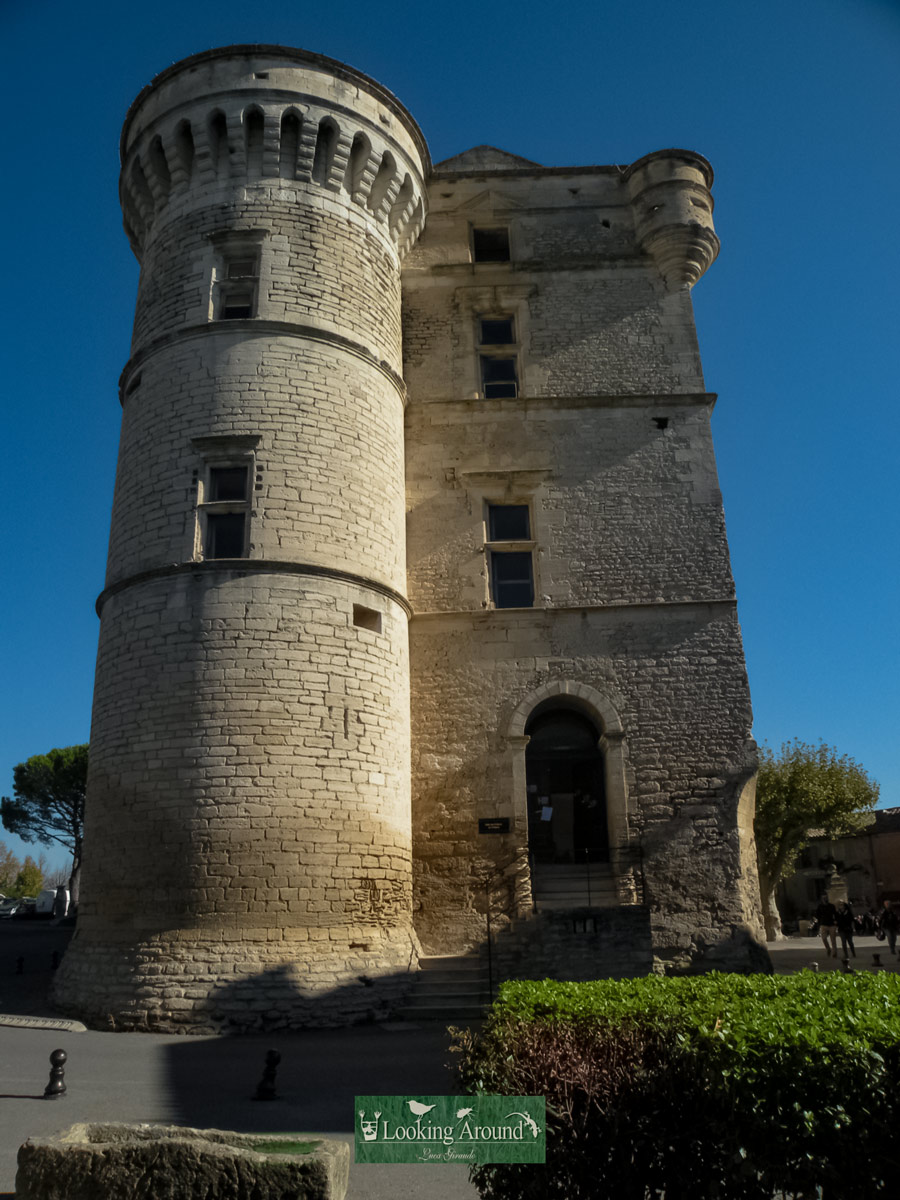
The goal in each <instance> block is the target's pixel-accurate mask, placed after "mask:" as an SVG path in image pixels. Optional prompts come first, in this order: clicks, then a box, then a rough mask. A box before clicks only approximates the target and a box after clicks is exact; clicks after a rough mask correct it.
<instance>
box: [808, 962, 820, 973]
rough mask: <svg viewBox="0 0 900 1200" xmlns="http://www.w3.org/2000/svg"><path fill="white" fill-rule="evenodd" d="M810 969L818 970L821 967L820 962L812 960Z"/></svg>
mask: <svg viewBox="0 0 900 1200" xmlns="http://www.w3.org/2000/svg"><path fill="white" fill-rule="evenodd" d="M809 969H810V970H811V971H818V969H819V964H818V963H817V962H811V963H810V964H809Z"/></svg>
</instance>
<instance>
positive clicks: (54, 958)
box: [50, 950, 59, 971]
mask: <svg viewBox="0 0 900 1200" xmlns="http://www.w3.org/2000/svg"><path fill="white" fill-rule="evenodd" d="M58 966H59V951H58V950H54V951H53V953H52V954H51V955H50V970H51V971H55V970H56V968H57V967H58Z"/></svg>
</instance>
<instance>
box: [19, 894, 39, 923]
mask: <svg viewBox="0 0 900 1200" xmlns="http://www.w3.org/2000/svg"><path fill="white" fill-rule="evenodd" d="M35 916H37V900H36V899H35V898H34V896H23V897H22V899H21V900H20V901H19V905H18V908H17V909H16V911H15V912H14V913H13V917H14V918H15V920H17V921H22V920H29V919H31V920H33V919H34V917H35Z"/></svg>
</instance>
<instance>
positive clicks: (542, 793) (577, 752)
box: [525, 706, 609, 865]
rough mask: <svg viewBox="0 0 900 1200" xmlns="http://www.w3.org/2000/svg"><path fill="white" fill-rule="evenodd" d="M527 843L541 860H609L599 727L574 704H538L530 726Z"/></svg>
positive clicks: (536, 859)
mask: <svg viewBox="0 0 900 1200" xmlns="http://www.w3.org/2000/svg"><path fill="white" fill-rule="evenodd" d="M525 734H526V737H527V738H528V745H527V747H526V750H525V778H526V787H527V796H528V846H529V852H530V855H531V859H532V862H533V863H534V864H535V865H539V864H551V863H554V864H569V863H571V864H576V863H605V862H608V861H609V830H608V823H607V811H606V794H605V787H604V775H605V772H604V763H603V754H602V752H601V750H600V749H599V746H598V742H599V740H600V733H599V730H598V729H597V728H596V726H595V725H594V723H593V722H592V721H591V720H590V719H589V718H588V717H587V716H585V715H584V714H583V713H581V712H577V711H575V710H574V709H571V708H561V707H555V706H554V707H551V708H549V709H543V707H542V708H541V709H539V710H538V711H537V712H535V713H534V714H533V715H532V716H531V718H530V719H529V720H528V722H527V724H526V726H525Z"/></svg>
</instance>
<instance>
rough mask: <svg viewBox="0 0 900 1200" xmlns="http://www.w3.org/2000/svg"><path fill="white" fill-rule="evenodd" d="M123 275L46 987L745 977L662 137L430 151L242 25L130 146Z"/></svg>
mask: <svg viewBox="0 0 900 1200" xmlns="http://www.w3.org/2000/svg"><path fill="white" fill-rule="evenodd" d="M121 157H122V175H121V199H122V206H123V210H124V215H125V228H126V231H127V233H128V236H129V238H130V240H131V244H132V247H133V249H134V252H135V254H136V255H137V257H138V258H139V260H140V262H141V277H140V285H139V291H138V299H137V311H136V317H135V325H134V338H133V342H132V347H131V356H130V358H129V360H128V362H127V364H126V366H125V369H124V371H123V373H122V379H121V401H122V407H123V425H122V434H121V443H120V454H119V463H118V470H117V477H116V489H115V500H114V507H113V514H112V527H111V535H110V546H109V561H108V572H107V579H106V586H105V588H104V590H103V592H102V594H101V596H100V598H99V600H98V611H99V613H100V617H101V633H100V647H99V653H98V663H97V679H96V688H95V700H94V715H93V727H92V733H91V760H90V776H89V782H88V804H87V815H86V831H85V862H84V874H83V884H82V905H81V911H80V913H79V921H78V929H77V933H76V935H75V938H74V940H73V942H72V945H71V947H70V950H69V952H68V953H67V955H66V957H65V960H64V962H63V964H62V967H61V969H60V972H59V976H58V980H57V988H56V995H57V1001H58V1003H59V1004H60V1005H61V1006H62V1007H63V1008H65V1009H67V1010H70V1011H73V1012H77V1013H79V1014H80V1015H82V1016H83V1017H85V1018H86V1019H88V1020H90V1021H92V1022H94V1023H107V1024H111V1025H113V1026H114V1027H117V1028H158V1029H163V1028H176V1027H180V1026H194V1027H207V1026H208V1027H215V1028H219V1027H223V1026H229V1025H230V1026H232V1027H237V1028H254V1027H259V1026H261V1025H264V1024H269V1025H285V1026H302V1025H306V1024H322V1023H337V1022H342V1021H351V1020H355V1019H361V1018H364V1017H366V1016H367V1015H371V1014H373V1013H374V1014H378V1013H383V1012H386V1011H389V1010H390V1009H391V1008H392V1006H394V1005H396V1004H397V1003H399V1002H400V1000H401V999H402V997H403V996H404V994H405V993H406V992H407V991H408V989H409V986H410V983H411V981H412V980H413V979H414V978H415V974H416V970H417V963H418V961H419V958H420V956H421V955H423V954H427V955H454V954H463V953H465V952H467V951H472V950H474V949H477V948H478V947H480V946H481V945H482V944H483V942H484V940H485V937H486V932H485V931H486V917H487V916H488V914H489V915H490V918H491V922H492V926H493V929H494V931H495V937H496V945H495V954H496V961H497V962H498V964H500V966H501V967H502V968H503V970H504V971H505V972H506V973H507V974H517V975H520V976H526V977H528V976H531V977H534V976H537V977H543V976H544V975H548V974H550V975H553V974H555V975H557V976H559V977H564V978H592V977H598V976H603V975H616V974H636V973H646V972H648V971H682V970H693V969H704V968H706V967H709V966H711V965H715V966H720V967H724V968H726V969H738V970H744V969H749V968H750V967H751V966H752V965H753V964H754V963H756V962H758V955H759V950H758V947H757V946H756V942H755V939H756V938H758V937H760V936H761V927H760V924H759V912H758V888H757V884H756V875H755V856H754V852H753V845H752V811H753V786H754V783H753V781H754V775H755V765H756V759H755V746H754V743H753V741H752V738H751V735H750V726H751V711H750V700H749V693H748V687H747V679H746V672H745V667H744V660H743V652H742V647H741V639H740V631H739V627H738V623H737V616H736V609H735V597H734V587H733V582H732V576H731V571H730V567H729V560H728V550H727V544H726V536H725V526H724V519H723V513H722V504H721V497H720V493H719V489H718V484H717V478H716V469H715V462H714V456H713V447H712V442H711V438H710V427H709V418H710V412H711V409H712V404H713V400H714V397H713V396H712V395H710V394H709V393H708V392H707V391H706V388H705V384H704V380H703V375H702V372H701V367H700V358H699V353H698V348H697V341H696V337H695V332H694V321H693V314H692V308H691V299H690V288H691V286H692V285H693V284H694V283H695V282H696V281H697V279H698V278H699V277H700V276H701V275H702V274H703V272H704V271H705V270H706V269H707V267H708V266H709V265H710V263H711V262H712V261H713V259H714V258H715V256H716V253H717V250H718V241H717V238H716V235H715V233H714V230H713V222H712V199H711V196H710V187H711V184H712V171H711V169H710V167H709V164H708V163H707V162H706V161H705V159H703V158H702V157H701V156H700V155H698V154H695V153H693V152H689V151H684V150H663V151H659V152H656V153H653V154H649V155H647V156H645V157H643V158H640V159H639V160H638V161H636V162H635V163H633V164H632V165H631V166H630V167H627V168H622V167H618V166H609V167H606V166H593V167H544V166H541V165H538V164H537V163H533V162H530V161H528V160H526V159H523V158H519V157H517V156H515V155H513V154H510V153H507V152H505V151H502V150H497V149H494V148H492V147H488V146H479V147H476V148H475V149H473V150H469V151H467V152H466V153H464V154H460V155H458V156H457V157H455V158H452V159H448V160H447V161H445V162H442V163H438V164H437V165H436V166H432V164H431V162H430V158H429V154H428V150H427V147H426V144H425V141H424V138H423V136H422V134H421V132H420V130H419V128H418V126H417V125H416V123H415V121H414V120H413V119H412V117H411V116H410V114H409V113H408V112H407V111H406V110H405V109H404V108H403V106H402V105H401V104H400V103H399V102H398V101H397V100H396V99H395V98H394V97H393V96H392V95H391V94H390V93H389V92H388V91H386V90H385V89H384V88H383V87H382V86H381V85H379V84H378V83H376V82H375V81H373V80H371V79H369V78H367V77H366V76H364V75H362V74H360V73H359V72H358V71H356V70H354V69H352V68H350V67H348V66H345V65H343V64H341V63H338V62H335V61H334V60H332V59H327V58H324V57H322V56H320V55H316V54H311V53H308V52H306V51H301V50H293V49H287V48H284V47H280V46H232V47H227V48H225V49H220V50H212V51H209V52H207V53H203V54H198V55H195V56H193V57H192V58H188V59H186V60H184V61H183V62H180V63H177V64H176V65H175V66H173V67H170V68H169V69H168V70H166V71H163V72H162V74H160V75H159V76H157V77H156V78H155V79H154V80H153V82H152V83H151V84H150V85H149V86H148V87H146V88H145V89H144V90H143V91H142V92H141V94H140V95H139V96H138V98H137V99H136V101H135V102H134V104H133V105H132V107H131V109H130V111H129V113H128V115H127V118H126V121H125V127H124V130H123V134H122V142H121Z"/></svg>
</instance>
